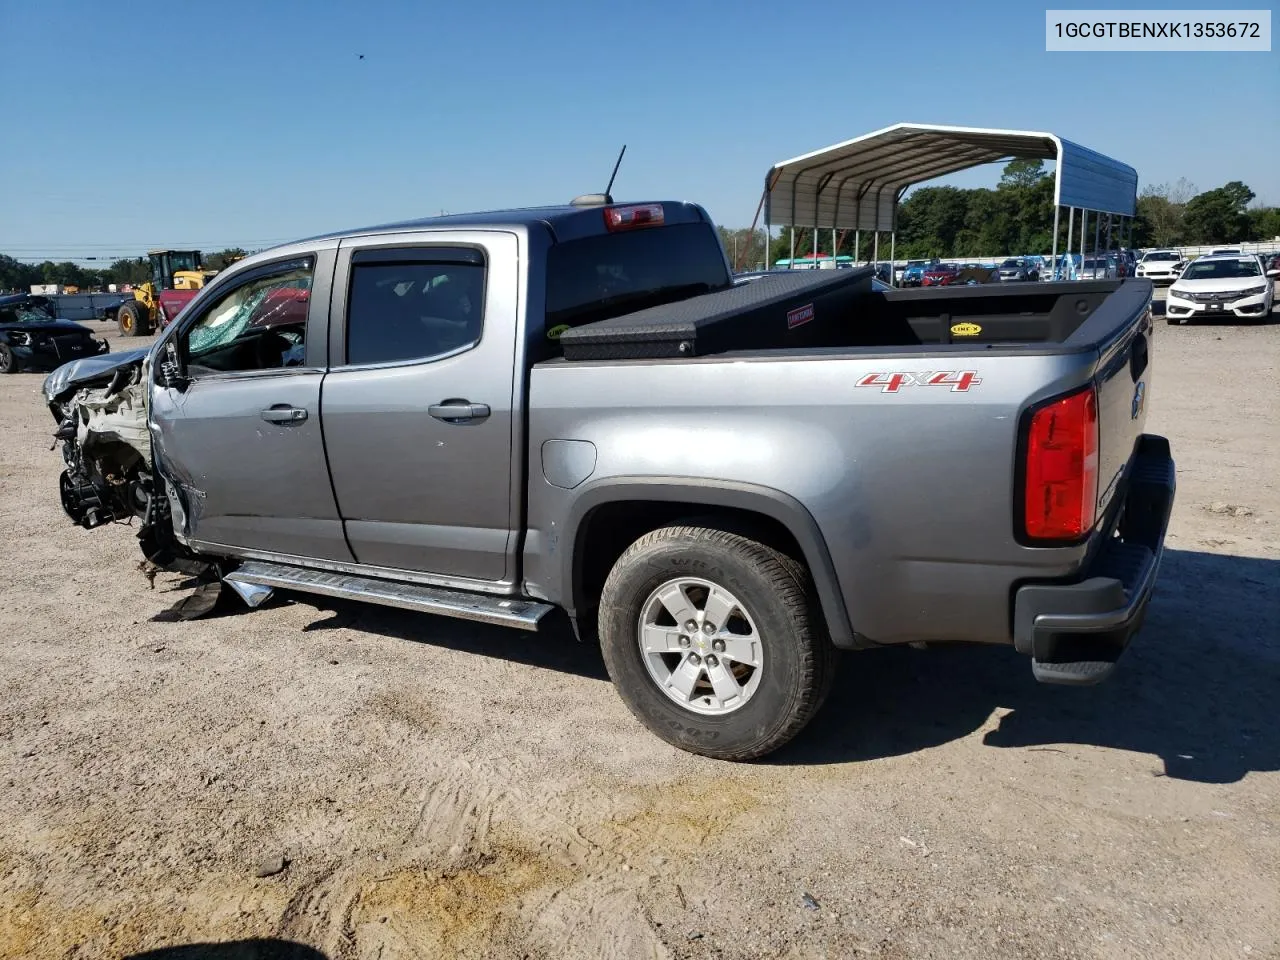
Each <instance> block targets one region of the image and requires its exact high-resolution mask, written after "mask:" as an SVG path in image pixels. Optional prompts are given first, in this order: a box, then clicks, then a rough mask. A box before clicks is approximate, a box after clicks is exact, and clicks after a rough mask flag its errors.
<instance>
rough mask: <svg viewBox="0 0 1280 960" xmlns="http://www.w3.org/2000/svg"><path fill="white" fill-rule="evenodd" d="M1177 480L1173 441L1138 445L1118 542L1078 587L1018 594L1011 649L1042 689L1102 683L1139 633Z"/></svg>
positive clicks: (1090, 566)
mask: <svg viewBox="0 0 1280 960" xmlns="http://www.w3.org/2000/svg"><path fill="white" fill-rule="evenodd" d="M1175 488H1176V478H1175V471H1174V464H1173V457H1172V456H1171V455H1170V452H1169V441H1168V440H1166V439H1165V438H1164V437H1157V436H1153V435H1150V434H1145V435H1143V437H1142V438H1141V439H1140V440H1139V442H1138V450H1137V454H1136V456H1135V460H1134V464H1133V469H1132V472H1131V474H1130V479H1129V487H1128V492H1127V494H1126V496H1125V501H1124V507H1123V510H1122V512H1121V514H1120V521H1119V527H1118V530H1117V535H1116V536H1114V537H1111V538H1109V539H1108V540H1107V541H1106V542H1105V543H1104V544H1103V545H1102V547H1101V548H1100V549H1099V550H1097V551H1096V553H1094V555H1093V556H1092V558H1091V559H1090V560H1089V562H1088V563H1087V564H1086V566H1085V568H1084V570H1082V571H1081V575H1080V577H1079V579H1078V580H1077V581H1076V582H1073V583H1053V584H1025V585H1023V586H1021V587H1019V588H1018V590H1017V591H1016V593H1015V594H1014V605H1013V628H1014V645H1015V646H1016V647H1017V649H1018V650H1020V651H1022V652H1023V653H1029V654H1030V655H1031V667H1032V672H1033V673H1034V674H1035V677H1036V679H1037V680H1040V681H1041V682H1043V683H1061V684H1072V685H1087V684H1093V683H1099V682H1100V681H1102V680H1105V679H1106V678H1107V677H1108V676H1110V675H1111V673H1112V672H1113V671H1114V670H1115V667H1116V663H1117V662H1118V661H1119V659H1120V655H1121V654H1122V653H1124V651H1125V649H1126V648H1127V647H1128V645H1129V641H1130V640H1132V639H1133V636H1134V635H1135V634H1136V633H1137V632H1138V630H1139V629H1140V628H1141V626H1142V621H1143V618H1144V616H1145V615H1146V611H1147V604H1148V603H1149V602H1150V600H1151V592H1152V590H1153V589H1154V588H1155V583H1156V575H1157V574H1158V572H1159V569H1160V556H1161V554H1162V553H1163V551H1164V538H1165V531H1166V530H1167V528H1168V525H1169V514H1170V512H1171V511H1172V510H1173V497H1174V490H1175Z"/></svg>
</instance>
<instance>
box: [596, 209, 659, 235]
mask: <svg viewBox="0 0 1280 960" xmlns="http://www.w3.org/2000/svg"><path fill="white" fill-rule="evenodd" d="M662 219H663V218H662V204H660V203H638V204H636V205H635V206H631V207H605V208H604V225H605V227H606V228H607V229H608V230H609V231H610V232H614V231H617V230H634V229H636V228H637V227H660V226H662Z"/></svg>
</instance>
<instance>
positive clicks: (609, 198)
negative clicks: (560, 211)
mask: <svg viewBox="0 0 1280 960" xmlns="http://www.w3.org/2000/svg"><path fill="white" fill-rule="evenodd" d="M626 152H627V145H626V144H625V143H624V144H623V145H622V149H621V150H620V151H618V160H617V162H616V163H615V164H614V165H613V173H612V174H611V175H610V176H609V185H608V186H607V187H605V188H604V193H586V194H583V195H582V196H580V197H575V198H574V199H573V201H572V203H571V204H570V206H574V207H597V206H600V205H601V204H605V203H613V195H612V194H611V193H610V191H611V190H613V181H614V180H616V179H617V178H618V168H619V167H620V166H622V155H623V154H624V153H626Z"/></svg>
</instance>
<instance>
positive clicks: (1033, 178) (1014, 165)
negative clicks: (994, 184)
mask: <svg viewBox="0 0 1280 960" xmlns="http://www.w3.org/2000/svg"><path fill="white" fill-rule="evenodd" d="M1048 176H1049V174H1048V173H1047V172H1046V171H1045V169H1044V161H1043V160H1010V161H1009V162H1008V163H1006V164H1005V165H1004V170H1003V171H1002V172H1001V174H1000V186H999V188H998V189H1001V190H1010V189H1013V190H1019V189H1021V190H1026V189H1028V188H1030V187H1034V186H1035V185H1036V184H1037V183H1039V182H1040V181H1041V180H1044V179H1046V178H1048Z"/></svg>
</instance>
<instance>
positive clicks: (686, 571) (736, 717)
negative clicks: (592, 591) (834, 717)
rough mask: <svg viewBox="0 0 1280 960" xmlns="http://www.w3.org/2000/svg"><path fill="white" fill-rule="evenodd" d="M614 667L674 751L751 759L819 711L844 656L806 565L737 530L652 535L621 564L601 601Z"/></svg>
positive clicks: (635, 706) (622, 686)
mask: <svg viewBox="0 0 1280 960" xmlns="http://www.w3.org/2000/svg"><path fill="white" fill-rule="evenodd" d="M600 611H601V613H600V640H601V647H602V650H603V654H604V660H605V666H606V667H607V669H608V671H609V676H610V678H611V679H612V680H613V683H614V686H615V687H616V688H617V689H618V692H619V694H620V695H621V696H622V699H623V700H624V701H625V702H626V704H627V706H628V707H629V708H630V709H631V712H632V713H633V714H635V716H636V717H637V719H639V720H640V722H641V723H643V724H644V725H645V726H646V727H648V728H649V729H650V730H651V731H652V732H653V733H655V734H657V735H658V736H659V737H661V738H662V739H663V740H666V741H667V742H668V743H670V744H672V745H674V746H677V747H679V748H681V749H683V750H688V751H690V752H692V753H699V754H702V755H704V756H709V757H717V758H720V759H724V760H751V759H755V758H757V757H761V756H764V755H765V754H767V753H770V752H772V751H774V750H776V749H778V748H779V747H781V746H782V745H783V744H785V743H787V742H788V741H790V740H791V739H792V738H793V737H795V736H796V734H798V733H799V732H800V731H801V730H802V729H803V728H804V726H805V724H807V723H808V722H809V720H810V719H812V717H813V715H814V714H815V713H817V711H818V708H819V707H820V706H821V705H822V701H823V700H824V699H825V697H826V694H827V691H828V689H829V687H830V681H831V678H832V674H833V671H834V666H835V649H834V648H833V647H832V646H831V643H830V640H829V639H828V638H827V636H826V633H825V631H824V629H823V627H822V622H821V616H820V615H819V613H818V611H817V609H816V606H815V604H814V601H813V600H812V598H811V596H810V591H809V589H808V585H807V577H806V576H805V573H804V570H803V568H802V567H800V565H798V564H797V563H795V562H794V561H793V560H791V559H789V558H788V557H786V556H784V555H783V554H781V553H779V552H778V551H776V550H773V549H771V548H770V547H767V546H765V545H763V544H761V543H758V542H756V541H754V540H751V539H748V538H747V537H744V536H740V535H738V534H734V533H729V532H726V531H723V530H715V529H709V528H705V527H697V526H674V527H664V528H662V529H660V530H655V531H653V532H652V533H648V534H646V535H645V536H643V537H641V538H640V539H639V540H637V541H636V542H635V543H634V544H632V545H631V546H630V547H629V548H628V549H627V550H626V551H625V552H624V553H623V555H622V556H621V557H620V558H619V559H618V561H617V563H616V564H615V565H614V567H613V570H612V572H611V573H610V574H609V578H608V580H607V581H606V583H605V586H604V591H603V594H602V596H601V603H600Z"/></svg>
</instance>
